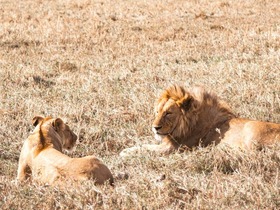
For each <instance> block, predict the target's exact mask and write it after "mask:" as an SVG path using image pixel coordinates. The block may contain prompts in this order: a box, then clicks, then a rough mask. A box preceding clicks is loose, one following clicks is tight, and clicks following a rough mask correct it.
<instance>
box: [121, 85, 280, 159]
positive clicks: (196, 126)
mask: <svg viewBox="0 0 280 210" xmlns="http://www.w3.org/2000/svg"><path fill="white" fill-rule="evenodd" d="M155 112H156V117H155V120H154V122H153V126H152V130H153V132H154V134H155V139H157V140H159V141H161V144H159V145H147V144H146V145H143V146H141V147H132V148H128V149H125V150H123V151H122V152H121V153H120V155H121V156H127V155H129V154H131V153H133V152H135V151H136V150H141V148H143V149H144V150H151V151H156V152H160V153H165V154H169V153H170V152H172V151H174V150H178V149H186V148H193V147H196V146H198V145H201V146H207V145H209V144H218V143H225V144H228V145H229V146H233V147H239V148H243V149H250V148H253V147H256V146H263V145H270V144H273V143H276V142H280V124H276V123H269V122H261V121H254V120H249V119H243V118H238V117H236V116H235V114H233V113H232V111H231V110H230V108H229V107H228V106H227V104H225V102H223V101H221V100H220V99H218V98H217V96H216V95H215V94H214V93H212V92H209V91H206V90H204V89H203V88H201V87H194V88H193V89H191V90H185V89H184V88H183V87H180V86H178V85H173V86H171V87H169V88H167V89H166V90H165V91H164V92H163V93H162V95H161V96H160V98H159V100H158V101H157V103H156V106H155Z"/></svg>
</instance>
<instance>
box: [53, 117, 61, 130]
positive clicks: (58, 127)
mask: <svg viewBox="0 0 280 210" xmlns="http://www.w3.org/2000/svg"><path fill="white" fill-rule="evenodd" d="M52 126H53V127H54V129H55V130H56V131H59V130H63V128H64V122H63V120H62V119H60V118H56V119H55V120H54V121H53V122H52Z"/></svg>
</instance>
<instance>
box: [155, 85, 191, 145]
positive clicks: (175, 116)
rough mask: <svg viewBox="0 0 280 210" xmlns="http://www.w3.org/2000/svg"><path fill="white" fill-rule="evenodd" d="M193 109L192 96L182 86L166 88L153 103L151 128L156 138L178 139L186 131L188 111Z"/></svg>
mask: <svg viewBox="0 0 280 210" xmlns="http://www.w3.org/2000/svg"><path fill="white" fill-rule="evenodd" d="M194 111H195V102H194V98H193V97H192V95H191V94H190V93H188V92H187V91H185V90H184V88H182V87H180V86H177V85H173V86H171V87H169V88H167V89H166V90H165V91H164V92H163V93H162V95H161V96H160V98H159V100H158V101H157V103H156V105H155V120H154V122H153V125H152V130H153V132H154V134H155V138H156V140H159V141H160V140H162V139H163V138H164V137H165V136H169V137H171V138H173V140H177V141H179V139H177V138H180V136H182V135H185V133H186V132H188V128H187V127H186V123H187V124H188V123H189V122H188V121H189V118H188V113H193V112H194Z"/></svg>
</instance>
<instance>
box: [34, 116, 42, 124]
mask: <svg viewBox="0 0 280 210" xmlns="http://www.w3.org/2000/svg"><path fill="white" fill-rule="evenodd" d="M43 119H44V117H41V116H35V117H33V119H32V125H33V126H37V125H38V124H39V123H40V122H41V121H42V120H43Z"/></svg>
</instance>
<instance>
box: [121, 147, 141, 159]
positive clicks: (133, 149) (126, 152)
mask: <svg viewBox="0 0 280 210" xmlns="http://www.w3.org/2000/svg"><path fill="white" fill-rule="evenodd" d="M140 149H141V148H140V147H131V148H126V149H124V150H123V151H121V152H120V156H121V157H128V156H133V155H135V154H137V153H138V152H139V150H140Z"/></svg>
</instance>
